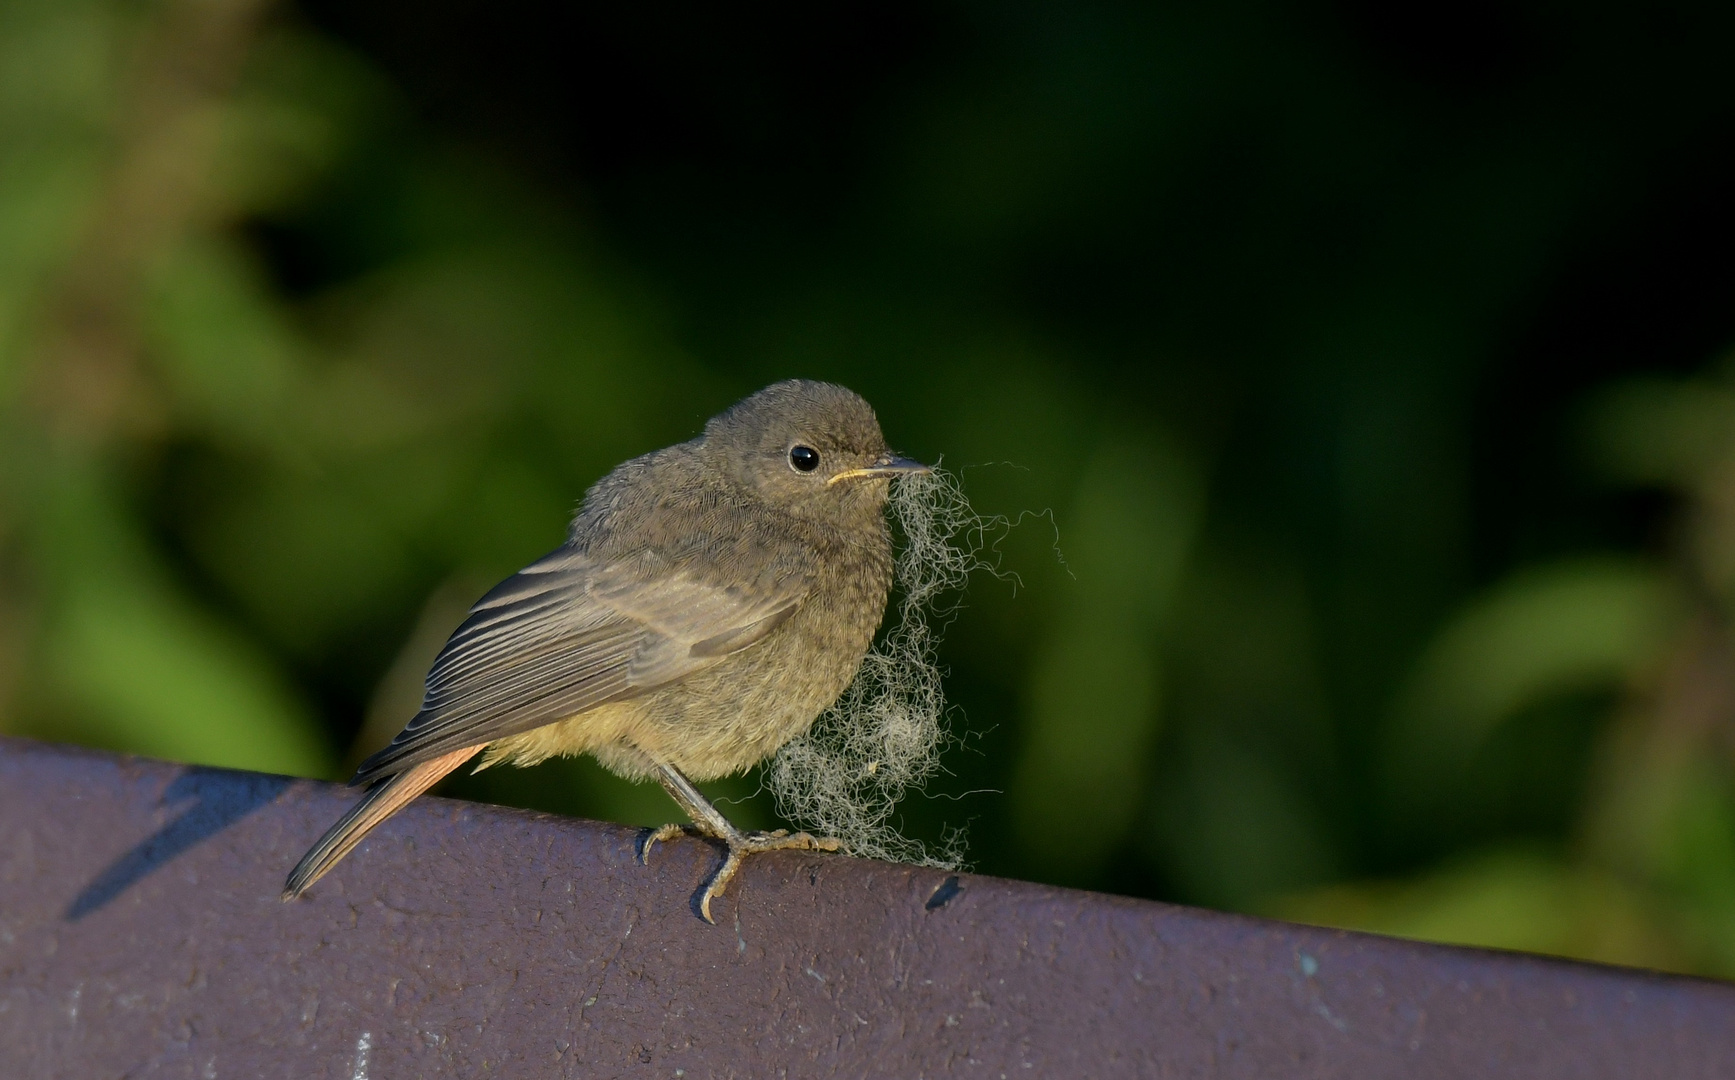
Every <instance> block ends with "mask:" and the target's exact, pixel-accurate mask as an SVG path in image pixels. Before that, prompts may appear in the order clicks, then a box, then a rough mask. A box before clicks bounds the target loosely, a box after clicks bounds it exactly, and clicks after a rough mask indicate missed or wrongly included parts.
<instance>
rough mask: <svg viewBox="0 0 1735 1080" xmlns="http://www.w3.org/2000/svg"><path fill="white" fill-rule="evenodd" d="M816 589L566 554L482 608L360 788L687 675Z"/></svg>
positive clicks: (754, 636) (794, 578)
mask: <svg viewBox="0 0 1735 1080" xmlns="http://www.w3.org/2000/svg"><path fill="white" fill-rule="evenodd" d="M808 588H809V581H808V579H807V578H806V577H805V576H803V575H800V574H792V575H789V576H788V577H787V578H786V579H784V580H782V581H777V582H772V583H770V584H769V587H767V586H766V585H764V584H761V585H759V586H758V587H755V588H752V589H743V588H739V587H726V586H719V585H714V584H711V583H708V582H706V581H703V580H701V579H700V578H698V577H697V576H695V575H694V574H692V573H691V572H688V571H685V570H681V569H676V568H670V567H668V566H667V565H666V564H662V563H660V562H658V561H657V560H655V559H653V558H650V557H645V558H641V559H639V560H635V561H632V562H628V563H626V564H615V565H610V566H608V567H606V568H599V567H598V566H597V565H596V563H595V562H593V561H592V560H591V559H590V558H589V557H588V556H586V555H585V554H583V553H582V552H579V551H576V550H573V549H571V548H561V549H560V550H558V551H555V552H554V553H552V554H551V555H549V556H547V557H545V558H543V559H540V560H538V561H537V562H535V563H532V564H531V565H530V566H527V567H525V568H524V569H523V570H521V571H519V572H518V573H516V574H514V575H513V576H512V577H510V578H507V579H506V580H505V581H503V582H501V583H500V584H499V585H497V586H495V587H494V588H493V589H492V590H490V591H489V593H488V594H487V595H486V596H484V597H482V599H480V600H478V601H477V602H476V604H475V606H474V607H472V608H471V609H470V615H469V617H468V618H467V619H465V620H464V623H463V625H462V626H460V627H458V629H457V630H456V631H454V632H453V634H452V637H451V638H450V640H448V641H447V642H446V646H445V648H443V649H442V650H441V651H440V655H439V657H438V658H437V659H436V660H435V661H434V664H433V666H432V668H430V669H429V671H428V677H427V684H426V693H425V695H424V697H423V700H422V708H421V711H420V712H418V713H417V714H416V716H415V717H414V719H412V720H411V721H410V722H409V724H408V725H406V726H405V728H404V730H403V731H402V732H400V733H399V734H398V737H397V738H396V739H393V740H392V743H391V745H390V746H388V747H386V748H385V749H384V750H381V751H380V752H379V753H377V754H375V755H374V756H373V757H371V758H369V759H368V760H367V761H365V762H363V763H362V765H361V768H360V769H358V770H357V772H356V775H355V778H354V780H352V781H351V782H352V783H357V784H363V783H369V782H371V781H373V780H377V779H379V778H380V777H382V776H388V775H391V774H393V773H398V772H401V771H403V770H404V769H408V768H411V767H413V766H415V765H417V764H419V763H421V762H423V761H428V760H432V759H433V758H436V757H439V756H440V755H442V754H446V753H450V752H451V751H453V750H457V749H461V748H463V747H467V746H475V745H477V744H478V743H484V742H491V741H493V740H495V739H501V738H505V737H506V736H508V735H515V734H518V733H519V732H523V731H529V730H530V729H532V728H536V727H541V726H542V725H544V724H550V723H554V722H555V721H558V720H564V719H566V718H567V717H570V716H574V715H576V714H578V713H581V712H584V711H586V710H587V709H592V708H595V707H596V706H598V705H601V704H604V703H606V702H610V701H619V700H625V699H628V698H631V697H634V696H637V695H639V694H643V693H646V692H648V691H650V690H653V689H656V688H657V687H659V686H666V685H668V684H669V683H671V682H674V681H677V680H679V679H682V678H685V677H686V676H688V675H690V674H692V673H693V672H695V671H699V670H701V669H703V668H706V667H709V666H710V665H712V664H715V663H717V662H718V661H719V660H721V659H722V658H723V657H725V656H728V655H730V654H731V653H735V652H739V651H740V650H742V649H745V648H747V647H748V646H750V645H752V644H754V643H755V642H757V641H759V640H761V639H763V638H764V637H765V635H766V634H769V633H770V632H771V631H772V630H775V629H776V628H777V627H778V626H780V625H782V623H783V622H784V620H786V619H788V618H789V616H790V615H791V614H793V613H794V612H795V610H796V608H797V607H799V606H800V603H801V601H802V600H803V599H804V598H805V597H806V594H807V590H808Z"/></svg>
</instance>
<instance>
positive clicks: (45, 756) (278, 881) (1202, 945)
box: [0, 739, 1735, 1080]
mask: <svg viewBox="0 0 1735 1080" xmlns="http://www.w3.org/2000/svg"><path fill="white" fill-rule="evenodd" d="M352 797H353V796H352V793H350V792H348V791H345V790H343V789H340V788H337V787H335V786H333V785H328V784H319V783H314V782H309V781H292V780H288V779H284V778H281V777H273V776H262V775H256V774H249V773H236V772H228V771H223V770H217V769H204V768H192V767H186V766H179V765H173V764H168V763H163V762H156V761H148V760H143V759H138V758H128V757H116V756H112V755H106V754H100V753H95V752H91V751H85V750H75V749H69V748H64V747H56V746H48V745H43V744H39V743H31V742H26V741H23V740H17V739H0V1075H3V1076H6V1077H20V1078H23V1077H61V1076H65V1077H101V1076H122V1075H125V1076H173V1077H249V1078H251V1077H278V1076H283V1077H297V1078H304V1077H306V1078H311V1077H341V1078H344V1080H355V1078H362V1077H374V1078H394V1080H395V1078H400V1077H431V1076H454V1077H460V1076H461V1077H475V1076H502V1077H517V1076H522V1077H568V1076H571V1077H602V1076H628V1075H630V1076H666V1077H693V1078H698V1077H709V1076H718V1077H762V1076H763V1077H772V1076H788V1077H804V1076H874V1077H912V1078H913V1077H937V1076H983V1077H995V1078H998V1077H1001V1076H1005V1077H1009V1078H1010V1077H1095V1076H1164V1077H1170V1076H1173V1077H1188V1076H1199V1077H1207V1076H1208V1077H1217V1076H1225V1077H1243V1076H1244V1077H1288V1078H1302V1077H1356V1078H1372V1077H1435V1076H1438V1077H1504V1076H1511V1077H1520V1076H1522V1077H1562V1078H1567V1077H1570V1078H1573V1080H1585V1078H1590V1077H1621V1078H1650V1077H1657V1078H1663V1077H1669V1078H1677V1077H1726V1076H1730V1075H1735V985H1729V984H1724V983H1719V982H1714V981H1709V980H1700V979H1690V978H1682V977H1677V976H1666V975H1656V974H1650V973H1645V972H1640V971H1631V970H1625V969H1619V968H1609V967H1599V966H1595V965H1590V964H1580V963H1572V962H1568V961H1562V960H1554V959H1547V958H1542V957H1532V956H1524V955H1519V954H1511V953H1498V952H1488V951H1480V950H1473V949H1458V948H1447V947H1442V946H1433V945H1423V944H1417V943H1413V942H1407V941H1399V940H1393V939H1387V938H1380V937H1375V936H1371V935H1365V934H1354V933H1346V932H1341V931H1332V930H1322V929H1315V928H1310V927H1304V926H1295V925H1291V924H1287V923H1281V922H1272V921H1267V920H1260V919H1253V918H1246V917H1241V916H1235V915H1224V914H1218V913H1214V912H1209V911H1198V910H1193V909H1188V908H1180V907H1173V906H1169V905H1164V904H1156V903H1149V902H1145V901H1138V900H1128V899H1123V898H1118V897H1113V896H1103V895H1098V894H1093V893H1084V892H1075V891H1069V890H1065V889H1057V888H1050V887H1047V886H1042V885H1033V884H1028V883H1024V882H1017V881H1006V880H1001V879H997V878H989V877H979V876H972V875H947V874H944V873H941V872H937V871H932V870H924V869H918V868H913V867H907V866H894V865H889V864H885V863H874V862H867V861H862V860H856V859H847V858H842V857H838V856H830V855H812V854H795V853H790V854H775V855H764V856H755V857H754V858H753V859H751V860H750V861H749V862H748V864H747V866H746V868H745V869H744V870H743V872H742V875H741V876H740V878H738V879H737V881H736V883H735V884H734V885H733V886H732V887H731V888H730V890H729V892H728V893H727V894H726V895H725V896H724V897H722V898H720V899H719V901H718V905H717V915H718V923H717V925H716V926H709V925H707V924H705V923H704V922H702V921H700V920H699V919H698V918H697V917H695V915H694V913H693V911H692V909H691V906H690V905H691V899H692V896H693V894H694V891H695V889H696V888H697V886H698V885H699V884H700V882H701V881H702V880H703V879H704V876H705V875H706V874H707V873H709V872H710V871H711V869H712V868H713V867H714V865H715V863H716V860H717V858H718V855H717V853H716V852H715V851H714V850H713V849H712V848H711V847H709V846H708V845H706V844H704V843H702V842H700V841H697V840H686V841H676V842H675V843H673V844H671V845H670V846H669V847H668V848H666V849H659V850H658V851H657V852H656V853H655V856H654V857H653V859H652V862H651V865H650V866H648V867H647V866H642V865H640V864H639V863H638V861H637V859H636V848H637V841H638V838H639V833H638V832H637V831H635V830H632V829H627V828H622V827H619V826H614V825H603V824H597V823H595V822H588V821H578V820H571V819H565V818H557V817H552V816H548V815H542V814H532V813H524V812H520V811H513V810H504V809H499V808H495V807H489V806H482V805H474V804H467V803H458V802H452V801H449V800H442V799H423V800H421V801H419V802H417V803H415V804H414V805H412V806H411V807H409V809H407V810H405V811H404V812H403V813H401V814H400V815H399V816H398V817H397V818H395V819H394V820H392V821H391V822H389V823H387V824H386V825H385V826H383V827H382V828H380V829H379V831H378V832H376V833H375V834H374V835H373V836H372V837H370V838H369V839H368V840H367V842H366V843H365V844H364V845H363V846H362V847H361V848H359V849H358V850H357V851H356V853H355V854H354V855H352V856H351V857H350V858H349V859H348V860H347V861H345V863H344V864H343V866H342V867H341V868H340V871H339V872H337V873H334V874H333V875H332V876H331V877H329V878H328V879H326V880H325V881H322V882H320V883H319V885H318V886H317V887H316V888H315V889H314V890H313V891H312V892H311V893H310V894H309V896H307V897H305V898H303V899H302V900H301V901H298V902H295V903H292V904H283V903H280V902H279V901H278V892H279V891H280V890H281V888H282V885H283V876H284V873H285V871H286V870H287V868H288V867H289V866H291V865H292V864H293V863H294V862H295V860H296V858H298V857H299V856H300V855H301V853H302V851H303V850H304V849H305V848H306V847H307V845H308V844H309V843H310V842H311V841H312V840H313V839H314V838H315V837H317V836H318V835H319V834H320V832H321V831H322V830H323V829H324V828H325V827H326V826H327V825H328V824H330V823H331V821H332V820H333V819H334V818H335V817H336V816H337V814H338V813H339V812H340V811H341V810H342V809H343V808H344V807H346V806H347V805H348V804H349V802H350V801H351V799H352Z"/></svg>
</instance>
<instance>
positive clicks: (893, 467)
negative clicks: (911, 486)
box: [826, 454, 933, 486]
mask: <svg viewBox="0 0 1735 1080" xmlns="http://www.w3.org/2000/svg"><path fill="white" fill-rule="evenodd" d="M926 472H933V470H932V469H930V468H928V467H927V466H926V465H923V464H922V463H921V462H919V461H914V460H911V459H910V458H907V457H899V456H898V455H896V454H881V455H880V457H879V460H878V461H876V462H874V463H873V464H872V465H869V466H868V467H867V468H865V469H845V470H844V471H842V472H840V473H838V474H837V475H836V476H834V477H832V478H831V479H830V480H827V481H826V484H827V486H829V485H831V484H835V483H837V482H838V481H839V480H857V479H875V478H877V477H882V476H884V477H887V478H890V477H893V476H904V475H907V474H910V473H926Z"/></svg>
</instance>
